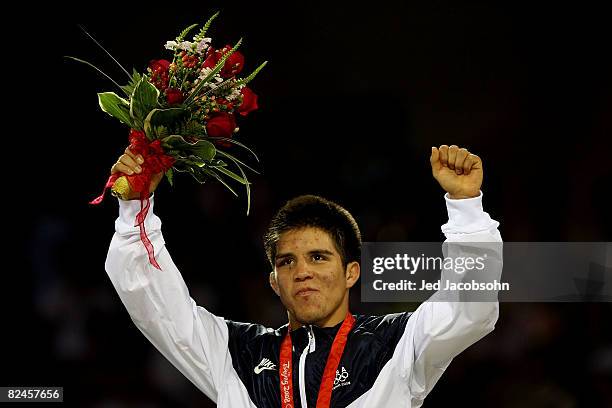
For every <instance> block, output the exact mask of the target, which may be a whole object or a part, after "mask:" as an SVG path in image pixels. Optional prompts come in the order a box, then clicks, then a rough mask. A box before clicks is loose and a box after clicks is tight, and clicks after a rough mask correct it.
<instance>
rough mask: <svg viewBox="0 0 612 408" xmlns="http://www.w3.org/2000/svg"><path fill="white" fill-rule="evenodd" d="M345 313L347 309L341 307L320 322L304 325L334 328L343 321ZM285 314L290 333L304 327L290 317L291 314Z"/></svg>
mask: <svg viewBox="0 0 612 408" xmlns="http://www.w3.org/2000/svg"><path fill="white" fill-rule="evenodd" d="M347 313H348V307H346V308H344V307H342V308H340V309H339V310H338V311H336V312H335V313H332V314H331V315H329V316H328V317H326V318H324V319H322V320H320V321H317V322H314V323H306V324H312V325H314V326H317V327H334V326H337V325H338V324H340V323H342V322H343V321H344V319H345V318H346V314H347ZM287 314H288V316H289V328H290V329H291V330H292V331H293V330H297V329H299V328H300V327H302V326H304V325H305V324H304V323H302V322H299V321H298V320H297V319H295V318H293V316H291V313H287Z"/></svg>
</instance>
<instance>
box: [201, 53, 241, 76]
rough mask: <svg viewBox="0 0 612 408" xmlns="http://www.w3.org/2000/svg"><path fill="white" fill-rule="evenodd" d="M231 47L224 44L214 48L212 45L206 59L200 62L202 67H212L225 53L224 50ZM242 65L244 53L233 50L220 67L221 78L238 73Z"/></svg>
mask: <svg viewBox="0 0 612 408" xmlns="http://www.w3.org/2000/svg"><path fill="white" fill-rule="evenodd" d="M231 49H232V46H231V45H226V46H225V47H223V48H222V49H220V50H215V49H213V48H212V47H211V48H209V49H208V53H207V56H206V60H204V63H203V64H202V68H210V69H212V68H214V67H215V65H217V63H218V62H219V60H220V59H221V58H222V57H223V55H225V53H226V52H228V51H230V50H231ZM243 67H244V55H242V53H241V52H240V51H235V52H234V53H233V54H232V55H230V56H229V57H228V58H227V59H226V60H225V64H223V68H221V73H220V74H221V76H222V77H223V78H230V77H232V76H234V75H238V74H239V73H240V71H242V68H243Z"/></svg>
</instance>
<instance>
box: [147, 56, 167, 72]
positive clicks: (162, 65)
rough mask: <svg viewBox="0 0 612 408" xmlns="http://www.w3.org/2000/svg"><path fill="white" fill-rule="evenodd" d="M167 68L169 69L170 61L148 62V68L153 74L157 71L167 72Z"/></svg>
mask: <svg viewBox="0 0 612 408" xmlns="http://www.w3.org/2000/svg"><path fill="white" fill-rule="evenodd" d="M168 67H170V61H168V60H164V59H161V60H152V61H151V62H149V68H151V71H153V72H157V71H162V72H164V71H168Z"/></svg>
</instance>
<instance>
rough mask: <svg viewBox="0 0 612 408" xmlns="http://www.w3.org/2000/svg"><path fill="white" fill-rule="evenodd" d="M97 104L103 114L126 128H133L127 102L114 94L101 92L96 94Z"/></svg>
mask: <svg viewBox="0 0 612 408" xmlns="http://www.w3.org/2000/svg"><path fill="white" fill-rule="evenodd" d="M98 104H99V105H100V108H102V110H103V111H104V112H106V113H108V114H109V115H111V116H112V117H114V118H116V119H119V121H121V122H122V123H125V124H126V125H128V126H133V121H132V117H131V116H130V103H129V102H128V101H127V100H125V99H123V98H120V97H119V96H117V94H115V93H114V92H102V93H99V94H98Z"/></svg>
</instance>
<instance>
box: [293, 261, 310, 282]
mask: <svg viewBox="0 0 612 408" xmlns="http://www.w3.org/2000/svg"><path fill="white" fill-rule="evenodd" d="M294 277H295V280H296V281H303V280H306V279H310V278H312V271H311V270H310V267H309V266H308V264H307V263H306V262H305V261H297V264H296V266H295V276H294Z"/></svg>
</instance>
